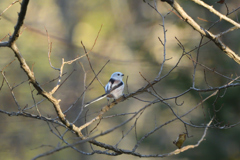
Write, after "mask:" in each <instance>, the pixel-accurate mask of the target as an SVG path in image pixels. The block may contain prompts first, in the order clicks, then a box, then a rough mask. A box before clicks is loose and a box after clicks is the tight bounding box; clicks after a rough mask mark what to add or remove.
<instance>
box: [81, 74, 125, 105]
mask: <svg viewBox="0 0 240 160" xmlns="http://www.w3.org/2000/svg"><path fill="white" fill-rule="evenodd" d="M123 76H124V74H123V73H121V72H114V73H113V74H112V75H111V78H110V79H109V81H108V83H107V84H106V86H105V94H103V95H101V96H99V97H97V98H95V99H93V100H92V101H90V102H88V103H86V104H85V105H84V107H87V106H89V105H90V104H92V103H94V102H97V101H99V100H101V99H103V98H105V97H107V100H108V102H109V100H110V99H111V98H113V99H114V100H116V99H118V98H120V97H121V96H122V95H123V90H124V83H123V81H122V79H123Z"/></svg>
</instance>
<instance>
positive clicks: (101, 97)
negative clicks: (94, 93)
mask: <svg viewBox="0 0 240 160" xmlns="http://www.w3.org/2000/svg"><path fill="white" fill-rule="evenodd" d="M107 95H108V94H106V93H105V94H103V95H101V96H99V97H97V98H95V99H93V100H92V101H90V102H88V103H86V104H85V105H84V107H87V106H89V105H90V104H92V103H94V102H97V101H99V100H101V99H103V98H105V97H107Z"/></svg>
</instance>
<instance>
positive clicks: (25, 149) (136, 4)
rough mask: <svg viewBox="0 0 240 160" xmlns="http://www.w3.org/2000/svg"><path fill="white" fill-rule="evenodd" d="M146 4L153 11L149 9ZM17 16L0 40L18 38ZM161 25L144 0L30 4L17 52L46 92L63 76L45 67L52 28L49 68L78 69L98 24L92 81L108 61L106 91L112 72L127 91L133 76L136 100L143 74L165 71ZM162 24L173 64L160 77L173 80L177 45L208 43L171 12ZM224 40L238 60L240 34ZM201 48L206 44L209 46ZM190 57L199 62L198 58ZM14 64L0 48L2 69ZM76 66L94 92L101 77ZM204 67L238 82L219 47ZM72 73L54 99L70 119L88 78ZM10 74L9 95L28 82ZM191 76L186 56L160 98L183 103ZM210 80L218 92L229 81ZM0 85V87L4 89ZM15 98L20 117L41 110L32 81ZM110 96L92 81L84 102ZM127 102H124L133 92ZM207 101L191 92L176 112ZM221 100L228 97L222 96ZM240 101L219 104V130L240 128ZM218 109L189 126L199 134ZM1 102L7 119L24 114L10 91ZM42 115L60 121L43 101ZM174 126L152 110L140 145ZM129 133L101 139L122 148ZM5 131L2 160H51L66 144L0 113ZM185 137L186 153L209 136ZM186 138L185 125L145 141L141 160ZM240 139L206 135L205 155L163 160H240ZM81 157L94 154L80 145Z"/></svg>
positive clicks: (207, 50) (71, 154)
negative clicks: (117, 73) (76, 60)
mask: <svg viewBox="0 0 240 160" xmlns="http://www.w3.org/2000/svg"><path fill="white" fill-rule="evenodd" d="M146 1H147V0H146ZM12 2H13V1H11V0H4V1H0V13H2V11H3V10H4V9H5V8H7V7H8V6H9V5H10V4H11V3H12ZM149 2H150V3H152V1H149ZM204 2H206V3H207V4H209V5H212V6H213V7H214V8H215V9H217V10H218V11H220V12H221V13H223V14H226V13H227V9H226V6H225V5H224V4H220V3H216V2H217V0H204ZM178 3H180V4H181V6H182V7H183V9H184V10H185V11H186V12H187V13H188V14H189V15H190V16H192V18H193V19H194V20H196V21H197V22H198V23H199V24H200V25H201V26H202V27H204V28H208V27H209V26H211V24H212V23H213V22H215V21H217V20H218V19H219V18H218V17H217V16H215V15H213V14H212V13H210V12H209V11H208V10H206V9H204V8H203V7H201V6H199V5H197V4H195V3H194V2H192V1H188V0H178ZM226 3H227V6H228V9H229V11H232V10H233V9H236V8H237V7H239V6H240V1H236V0H227V1H226ZM157 7H158V9H159V11H160V12H161V13H162V14H164V15H165V14H166V13H167V12H169V11H170V10H171V7H170V6H169V5H168V4H167V3H163V2H161V1H157ZM19 10H20V5H19V4H18V3H16V4H14V5H13V6H12V7H11V8H9V9H8V10H7V11H6V12H4V14H2V15H1V17H0V18H1V19H0V39H2V38H4V37H5V36H6V35H7V34H8V33H12V32H13V29H14V26H15V24H16V22H17V18H18V16H17V12H19ZM239 13H240V12H239V11H236V12H235V13H233V14H231V15H230V16H229V17H230V18H232V19H234V20H235V21H237V20H238V18H240V17H239ZM203 19H204V20H207V21H204V20H203ZM160 24H162V21H161V17H160V16H159V14H157V12H156V11H155V10H153V9H152V8H151V7H150V6H149V5H147V3H144V2H143V1H141V0H131V1H127V0H98V1H92V0H91V1H84V0H71V1H67V0H51V1H40V0H34V1H33V0H32V1H30V3H29V6H28V10H27V15H26V18H25V24H24V29H23V31H22V34H21V36H20V38H19V39H18V41H17V45H18V47H19V50H20V52H21V53H22V55H23V57H24V58H25V59H26V61H27V63H28V65H29V66H32V65H33V71H34V74H35V76H36V78H37V80H38V82H40V84H41V85H43V84H45V83H46V82H49V81H51V80H52V79H55V78H57V77H58V72H57V71H55V70H53V69H52V68H51V67H50V65H49V62H48V54H47V53H48V40H47V36H46V30H45V28H46V29H47V30H48V33H49V35H50V38H51V41H52V43H53V47H52V54H51V60H52V64H53V66H55V67H60V65H61V60H62V58H65V60H71V59H73V58H75V57H77V56H81V55H84V50H83V48H82V45H81V41H83V43H84V45H85V46H86V48H87V49H88V50H89V49H90V48H91V47H92V45H93V43H94V41H95V38H96V36H97V33H98V31H99V29H100V27H101V25H103V26H102V29H101V32H100V34H99V37H98V40H97V42H96V45H95V46H94V49H93V51H92V52H91V53H90V54H89V58H90V60H91V64H92V65H93V68H94V70H95V72H98V71H99V70H100V68H101V67H102V66H103V65H104V64H105V63H106V62H107V61H108V60H110V62H109V63H108V64H107V65H106V67H105V68H104V69H103V70H102V72H101V73H100V74H99V76H98V77H99V79H100V80H101V81H102V83H103V84H104V85H105V84H106V83H107V82H108V80H109V77H110V75H111V74H112V73H113V72H115V71H120V72H122V73H124V74H125V77H124V82H125V83H126V77H127V76H128V82H127V84H128V90H129V92H134V91H136V90H137V89H139V88H141V87H142V86H143V85H144V84H146V81H145V80H144V79H143V78H142V77H141V75H140V74H139V72H141V73H142V75H144V77H145V78H147V79H148V80H152V79H154V78H155V77H156V75H157V74H158V72H159V70H160V66H161V63H162V61H163V46H162V45H161V43H160V42H159V40H158V37H160V38H161V39H162V40H163V30H162V27H161V26H160ZM165 25H166V26H165V27H166V29H167V45H166V49H167V51H166V53H167V55H166V56H167V57H166V58H171V59H170V60H168V61H166V64H165V65H164V70H163V73H167V72H168V71H169V70H170V69H171V68H172V67H173V66H174V65H175V64H176V62H177V61H178V59H179V57H180V56H181V54H182V50H181V49H180V48H179V46H178V44H177V43H178V42H177V40H176V39H175V37H177V39H179V40H180V41H181V43H182V44H183V45H184V47H185V49H186V51H189V50H192V49H194V48H195V46H198V45H199V42H200V38H201V37H200V34H199V33H197V32H196V31H194V30H193V29H192V28H191V27H190V26H189V25H187V23H185V22H184V21H182V20H181V19H180V18H179V17H178V16H177V15H176V14H174V13H170V14H169V15H168V16H167V17H166V19H165ZM229 27H231V25H230V24H229V23H227V22H225V21H224V20H222V21H221V22H219V23H218V24H217V25H216V26H215V27H214V28H212V29H211V31H212V32H213V33H214V34H217V33H219V32H221V31H224V30H226V29H228V28H229ZM6 39H7V38H6ZM221 40H223V42H224V43H225V44H226V45H228V46H229V47H230V48H232V50H234V51H235V52H236V53H239V51H240V45H239V41H240V32H239V30H237V31H234V32H230V33H229V34H227V35H224V36H223V37H221ZM203 41H204V42H205V41H208V40H207V39H203ZM191 54H192V56H193V57H195V56H196V51H194V52H192V53H191ZM13 59H15V56H14V54H13V52H12V51H11V50H10V49H8V48H0V69H1V70H2V68H4V66H6V65H7V64H9V62H11V61H12V60H13ZM79 61H80V62H81V63H82V64H83V66H84V68H85V70H86V71H87V79H86V81H87V84H88V83H89V82H90V81H91V80H92V79H93V78H94V74H93V73H92V71H91V69H90V67H89V64H88V61H87V58H86V57H85V58H82V59H80V60H79ZM199 62H200V63H202V64H204V65H206V66H208V67H209V68H212V69H215V70H216V71H218V72H220V73H221V74H223V75H226V76H228V77H231V76H236V75H239V74H240V73H239V69H240V67H239V64H237V63H236V62H235V61H233V60H232V59H230V58H229V57H228V56H226V55H225V54H224V53H223V52H222V51H221V50H220V49H219V48H217V47H216V46H215V44H214V43H212V42H209V43H208V44H207V45H205V46H203V47H202V48H201V49H200V56H199ZM72 71H74V72H73V74H72V76H71V77H70V78H68V79H67V81H66V82H65V83H64V85H63V86H61V88H60V89H59V90H58V91H57V93H56V94H55V97H57V98H59V99H61V107H62V110H66V109H67V108H68V107H69V106H70V105H71V104H72V103H73V102H74V101H75V100H76V99H77V98H78V96H79V95H80V94H81V93H82V92H83V90H84V86H83V79H84V72H83V69H82V67H81V65H80V64H79V63H74V64H73V65H66V66H65V68H64V72H67V75H69V74H70V73H71V72H72ZM5 74H6V76H7V78H8V81H9V83H10V84H11V85H12V86H14V85H17V84H19V83H21V82H23V81H26V80H27V77H26V75H25V74H24V72H23V71H22V69H21V68H20V67H19V62H17V60H16V61H14V62H13V63H12V64H11V66H9V67H7V68H6V69H5ZM192 74H193V65H192V61H191V60H189V59H188V58H186V57H184V58H183V60H182V61H181V62H180V64H179V66H178V67H177V68H176V69H175V70H174V71H173V72H172V73H171V74H170V75H169V76H168V77H167V78H166V79H164V80H163V81H161V82H160V83H158V84H156V85H155V87H156V88H155V89H156V90H157V91H158V92H159V94H160V95H161V96H162V97H173V96H176V95H178V94H180V93H182V92H183V91H185V90H187V89H188V88H189V87H191V86H192ZM65 77H67V76H65ZM206 78H207V82H208V84H209V85H210V86H212V87H217V86H220V85H223V84H225V83H227V82H229V81H228V80H226V79H225V78H222V77H221V76H218V75H216V74H215V73H213V72H210V71H206ZM1 81H2V80H1V79H0V82H1ZM205 82H206V81H205V77H204V71H203V68H202V67H198V68H197V72H196V87H197V88H207V85H206V83H205ZM54 85H56V81H55V82H52V83H47V84H45V85H43V88H44V89H45V90H47V91H49V90H51V88H52V87H53V86H54ZM14 93H15V96H16V97H17V98H18V102H19V104H20V106H22V108H24V106H26V105H27V106H32V105H33V104H34V102H33V99H32V95H31V88H30V86H29V84H28V82H25V83H23V84H22V85H20V86H19V87H17V88H16V89H14ZM103 93H104V89H103V87H102V86H101V85H100V84H99V82H98V81H96V80H95V81H94V83H93V84H92V86H91V87H90V89H89V90H88V91H87V92H86V97H85V101H86V102H87V101H90V100H92V99H93V98H95V97H97V96H99V95H101V94H103ZM125 93H127V90H126V89H125ZM211 93H212V92H211ZM34 94H35V95H36V92H34ZM200 94H201V96H200V95H199V93H197V92H194V91H191V92H189V93H187V94H186V95H184V96H182V97H181V98H179V99H178V103H181V102H182V101H184V105H183V106H176V107H174V110H175V111H176V112H177V113H178V114H179V115H181V114H183V113H185V112H186V111H188V110H189V109H190V108H191V107H192V106H195V105H196V104H197V103H198V102H199V101H201V98H202V97H207V96H208V95H209V94H210V93H200ZM220 94H224V93H223V91H222V92H221V93H220ZM239 94H240V92H239V87H235V88H229V89H228V90H227V91H226V93H225V94H224V96H223V98H221V99H220V100H219V101H218V103H217V107H218V108H220V106H223V108H222V109H221V110H220V112H218V113H217V119H218V120H219V121H221V122H222V124H223V125H224V124H234V123H237V122H238V121H240V118H239V113H240V100H239ZM139 97H140V98H143V99H147V98H150V99H151V97H150V96H149V95H148V94H143V95H141V96H139ZM41 99H43V98H42V97H41V96H36V97H35V100H36V101H40V100H41ZM214 100H215V98H211V99H209V100H208V101H207V102H206V103H204V104H203V105H202V106H201V107H198V109H196V110H195V111H194V112H192V113H191V114H189V115H188V116H186V117H184V118H183V119H184V120H186V121H188V122H192V123H194V124H199V125H200V124H203V123H207V122H208V121H209V115H210V114H211V112H212V103H213V102H214ZM0 102H1V103H0V104H1V105H0V108H1V109H2V110H7V111H9V112H12V111H16V110H17V106H16V104H15V102H14V99H13V98H12V96H11V92H10V91H9V88H8V87H7V85H4V86H3V87H2V89H1V92H0ZM169 103H170V104H174V103H175V102H174V100H172V101H169ZM105 104H106V100H101V101H99V102H97V103H95V104H93V105H91V106H89V109H90V111H89V113H91V114H90V116H89V119H91V117H94V116H96V113H97V112H98V111H99V110H100V109H101V107H102V106H104V105H105ZM143 105H144V104H143V102H140V101H138V100H136V99H133V98H131V99H129V100H127V101H125V102H124V103H120V104H118V105H116V106H115V107H114V108H112V109H111V110H110V111H109V112H107V113H106V115H113V114H117V113H119V114H120V113H128V112H134V111H135V110H136V108H140V107H141V106H143ZM79 106H81V101H79V102H78V103H77V105H76V106H75V107H74V108H73V109H72V110H70V111H69V112H68V113H67V114H66V117H67V118H69V119H70V120H74V118H75V117H76V115H77V114H78V112H79ZM38 107H39V110H40V112H41V114H42V115H48V116H51V117H56V113H55V110H54V109H53V107H52V105H51V104H50V103H49V102H43V103H41V104H40V105H39V106H38ZM33 113H35V114H37V111H36V110H34V109H33ZM106 115H105V116H106ZM174 117H175V116H174V115H173V114H172V112H171V111H170V110H169V108H168V107H166V106H164V105H161V103H158V104H156V105H153V106H152V107H151V108H148V110H147V111H146V112H144V114H143V115H142V116H141V118H139V120H138V126H137V129H138V136H139V137H140V136H143V135H144V134H146V133H147V132H148V131H150V130H151V129H153V128H154V126H155V125H156V124H155V123H157V124H162V123H164V122H166V121H168V120H170V119H172V118H174ZM124 118H125V117H117V118H115V119H113V120H109V121H108V119H106V120H105V121H104V122H103V123H102V125H101V126H99V129H98V132H100V131H101V129H102V128H108V127H110V126H114V125H117V124H118V123H119V122H121V121H124ZM83 122H84V118H80V120H79V121H78V123H79V124H81V123H83ZM132 124H133V123H130V124H127V125H126V126H124V127H123V128H121V129H119V130H116V131H114V132H113V133H112V135H111V136H104V137H101V138H99V140H101V141H103V142H106V143H116V142H117V141H118V140H119V139H121V134H122V133H121V131H123V130H124V128H125V127H126V128H125V129H126V130H128V129H129V127H130V126H131V125H132ZM92 127H93V126H92ZM0 128H1V129H0V139H1V145H0V157H4V159H5V160H12V159H14V160H22V159H31V158H33V157H34V156H36V155H38V154H40V153H43V152H45V151H48V150H49V149H51V148H52V146H57V145H60V144H61V143H62V142H61V141H60V140H59V139H58V138H57V137H56V136H55V135H54V134H52V133H51V132H50V130H49V127H48V125H47V123H46V122H44V121H40V120H37V119H31V118H26V117H16V116H12V117H9V116H7V115H5V114H0ZM59 130H61V128H59ZM126 130H125V131H126ZM188 131H189V134H190V135H193V137H192V138H187V140H186V142H185V144H184V145H187V144H195V143H196V142H197V141H198V140H199V139H200V138H201V136H202V134H203V131H204V128H191V127H188ZM133 132H134V131H133ZM182 132H185V128H184V125H183V124H182V123H181V122H180V121H176V122H174V123H171V124H169V125H166V126H165V127H163V128H161V129H160V130H159V131H158V132H157V133H156V134H154V135H153V136H152V138H149V139H148V141H145V142H143V145H142V146H141V147H140V148H139V152H142V153H144V154H148V153H153V154H154V153H161V154H162V153H167V152H170V151H172V150H175V149H176V146H175V145H174V144H173V143H172V142H173V141H174V140H175V139H176V137H177V136H178V134H180V133H182ZM239 134H240V126H239V125H238V126H236V127H233V128H230V129H226V130H220V129H211V128H210V129H209V130H208V132H207V136H206V140H205V141H203V142H202V143H201V144H200V146H199V147H197V148H194V149H190V150H188V151H186V152H183V153H180V154H178V155H176V156H171V157H166V158H165V159H166V160H170V159H171V160H175V159H176V160H180V159H181V160H191V159H196V160H198V159H199V160H200V159H205V160H212V159H218V160H225V159H231V160H237V159H239V158H240V152H239V151H240V137H239ZM68 136H69V139H68V140H69V141H72V142H74V140H75V139H76V138H75V137H74V135H73V134H71V133H69V134H68ZM135 141H136V139H135V136H134V133H133V136H129V137H128V138H126V139H125V140H124V141H123V143H122V144H121V145H120V147H124V148H131V147H132V146H133V145H134V143H135ZM80 148H81V149H82V150H88V149H89V144H87V143H86V144H84V145H81V146H80ZM42 159H48V160H53V159H56V160H57V159H58V160H60V159H71V160H77V159H88V160H94V159H109V160H122V159H128V160H135V159H139V157H134V156H131V155H120V156H107V155H98V154H94V155H91V156H86V155H82V154H80V153H77V152H76V151H74V150H72V149H70V148H69V149H66V150H63V151H61V152H57V153H55V154H52V155H50V156H47V157H44V158H42ZM144 159H146V160H147V159H152V158H144Z"/></svg>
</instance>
